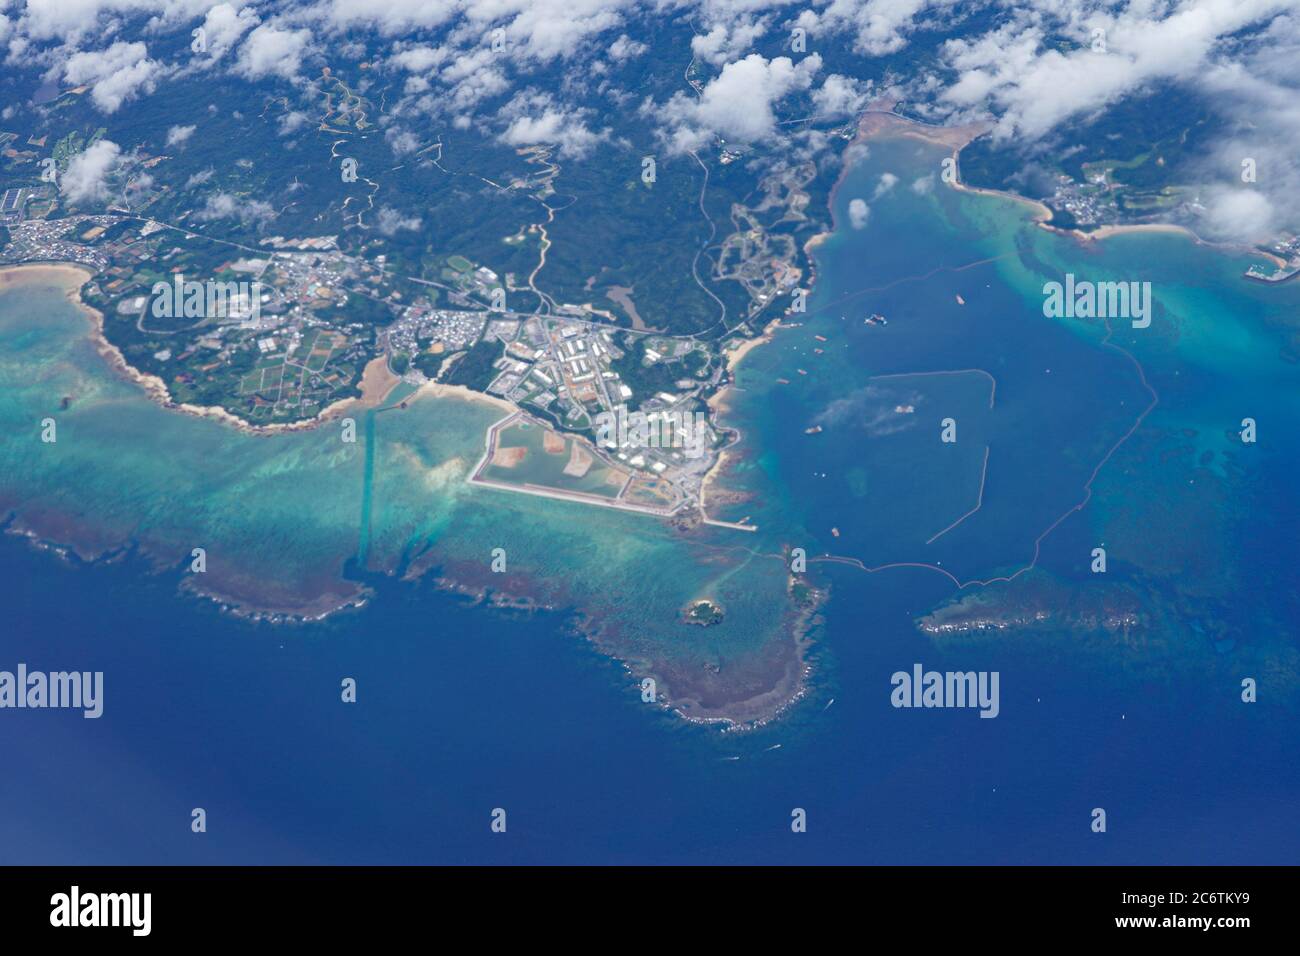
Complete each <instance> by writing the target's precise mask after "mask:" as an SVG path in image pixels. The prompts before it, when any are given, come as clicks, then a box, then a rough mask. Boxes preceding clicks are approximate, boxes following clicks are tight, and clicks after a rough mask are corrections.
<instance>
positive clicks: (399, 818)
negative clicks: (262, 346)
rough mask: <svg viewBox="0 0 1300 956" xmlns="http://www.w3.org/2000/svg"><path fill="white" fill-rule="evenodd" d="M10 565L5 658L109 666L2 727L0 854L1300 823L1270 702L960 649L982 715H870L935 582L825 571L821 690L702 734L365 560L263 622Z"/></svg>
mask: <svg viewBox="0 0 1300 956" xmlns="http://www.w3.org/2000/svg"><path fill="white" fill-rule="evenodd" d="M0 568H2V569H3V574H4V578H5V580H6V581H9V582H11V587H10V588H9V589H8V593H7V596H6V597H7V600H6V602H5V604H6V615H5V619H6V624H5V631H4V636H3V638H2V639H0V652H2V653H3V655H4V659H5V660H10V659H12V658H14V656H15V654H18V655H20V657H21V659H23V660H25V661H26V662H27V663H28V665H29V666H30V667H32V668H37V667H45V668H47V669H57V668H58V667H59V666H62V665H63V662H67V661H77V662H79V663H78V666H80V667H83V668H88V669H102V670H104V671H105V710H104V716H103V717H102V718H100V719H99V720H85V719H83V718H82V717H81V716H80V714H79V713H77V712H67V711H45V712H32V711H25V712H24V711H10V712H9V713H7V714H6V715H5V716H6V719H5V722H4V725H3V726H4V738H3V741H2V746H0V751H2V752H3V763H4V773H3V774H0V863H67V864H74V863H75V864H85V863H90V864H108V863H140V864H143V863H219V864H220V863H480V862H484V863H507V862H515V863H775V862H803V863H843V862H871V863H877V862H878V863H938V862H947V863H977V862H1004V863H1066V862H1083V863H1104V862H1143V863H1174V862H1181V863H1202V862H1242V863H1260V862H1279V863H1281V862H1291V861H1293V860H1294V856H1295V850H1296V846H1297V836H1298V833H1300V825H1298V824H1297V816H1296V813H1295V805H1294V794H1295V792H1296V785H1297V767H1296V764H1295V761H1294V759H1293V756H1294V747H1293V740H1291V739H1288V737H1287V735H1286V734H1285V733H1284V732H1283V730H1282V729H1281V728H1278V727H1277V726H1276V724H1275V723H1272V722H1270V720H1269V719H1268V716H1267V710H1266V708H1264V707H1258V708H1251V707H1242V706H1240V705H1236V706H1232V704H1231V701H1222V702H1215V701H1208V702H1207V700H1206V697H1205V695H1204V694H1203V693H1198V692H1197V689H1196V688H1187V689H1186V690H1185V695H1186V699H1185V700H1171V699H1169V697H1168V692H1167V691H1161V692H1151V691H1149V690H1142V689H1138V690H1137V691H1130V692H1127V693H1112V692H1108V691H1107V689H1106V682H1105V681H1104V680H1101V679H1096V680H1088V679H1086V676H1087V675H1086V674H1084V675H1081V674H1080V672H1079V671H1078V670H1077V669H1075V670H1069V669H1064V668H1063V667H1062V664H1063V662H1064V663H1065V664H1066V665H1069V664H1070V659H1069V656H1068V655H1062V656H1058V657H1054V658H1052V659H1050V660H1046V661H1045V660H1043V659H1042V657H1041V655H1038V654H1032V653H1027V654H1025V655H1019V656H1018V655H999V656H998V657H996V658H990V656H989V655H988V654H987V653H981V654H980V657H979V659H980V661H981V662H982V663H981V665H980V666H984V667H988V666H993V667H996V668H998V669H1000V670H1001V672H1002V688H1003V691H1002V713H1001V715H1000V717H999V718H998V719H996V720H981V719H979V718H978V717H977V716H976V714H975V712H973V711H969V710H955V711H954V710H934V711H905V710H893V709H892V708H890V707H889V705H888V694H887V691H888V688H887V687H886V686H881V683H882V682H881V679H880V675H881V674H882V673H887V672H888V671H889V670H890V669H892V668H893V667H894V666H895V665H896V664H897V662H898V661H900V660H905V661H911V660H913V659H920V660H923V662H925V663H926V664H927V666H930V659H931V658H927V657H926V656H925V655H924V653H923V652H918V649H917V648H918V639H917V637H916V636H915V632H914V631H912V630H911V627H910V618H911V615H912V614H913V613H915V612H916V611H917V610H918V609H923V608H924V607H926V606H928V605H929V604H932V603H933V602H934V601H935V600H937V599H938V597H939V596H940V595H939V593H938V592H931V591H930V590H929V589H930V588H931V587H935V588H937V587H938V585H937V584H935V583H934V582H933V581H931V579H930V578H928V577H921V576H917V577H916V578H915V579H913V580H912V581H907V580H899V579H895V580H894V581H893V582H890V583H889V586H884V585H882V584H874V585H869V586H864V585H862V584H859V585H857V586H856V587H854V586H852V585H853V582H854V580H855V579H854V578H852V577H847V576H846V577H845V578H844V580H842V581H840V582H839V583H840V584H841V585H842V586H841V587H840V590H839V592H838V594H839V596H838V597H837V599H836V600H835V601H834V602H833V604H832V606H831V608H830V611H829V616H828V626H827V633H826V635H825V645H826V647H827V648H829V651H823V652H822V654H821V655H820V657H819V658H818V662H819V664H820V665H821V667H822V670H821V673H822V675H823V676H822V678H821V679H822V680H823V681H829V682H831V683H832V684H833V685H834V686H833V696H834V703H833V704H831V705H830V706H829V707H827V706H826V705H825V701H824V700H813V701H810V702H809V704H808V706H806V707H804V708H802V709H801V710H799V711H798V712H796V713H795V714H794V715H792V716H791V717H790V718H789V719H787V720H786V721H782V722H778V724H776V725H775V726H773V727H770V728H768V729H765V730H761V731H759V732H756V733H752V734H719V733H718V732H717V731H716V730H711V729H707V728H701V727H692V726H686V725H683V724H681V723H680V722H678V721H676V720H674V719H673V718H670V717H668V716H647V711H646V709H645V708H644V707H643V706H642V705H641V704H640V703H639V701H638V699H637V697H636V695H635V693H634V688H633V687H632V686H630V684H629V682H628V681H627V680H626V679H625V678H624V677H623V675H622V672H621V670H620V669H619V668H618V667H617V666H616V665H614V664H613V663H611V662H609V661H608V660H607V659H605V658H603V657H601V656H600V655H598V654H597V653H595V652H594V651H593V650H591V649H590V648H589V647H588V646H587V645H585V644H584V643H583V642H581V641H579V640H576V639H574V638H573V637H572V636H570V635H568V634H566V633H563V632H562V629H561V625H562V620H561V619H560V617H559V616H558V615H543V616H540V617H535V618H529V619H509V618H506V617H503V616H501V615H499V614H496V613H490V612H484V611H483V610H481V609H475V608H466V607H465V606H463V603H462V602H461V601H460V600H459V599H456V598H453V597H449V596H446V595H442V594H438V593H435V592H432V591H431V589H429V588H427V587H421V586H419V585H411V584H404V583H391V582H387V581H386V580H382V579H381V580H377V581H375V582H373V583H374V584H375V586H376V587H377V588H378V589H379V594H378V595H377V600H376V601H375V602H373V603H372V605H371V606H370V607H369V608H368V609H367V610H365V611H363V612H360V613H356V614H351V615H345V616H343V617H340V618H338V619H336V620H335V621H334V622H332V623H328V624H326V625H324V626H319V627H313V628H292V627H290V628H285V627H276V626H273V625H268V624H251V623H243V622H239V621H235V620H233V619H231V618H230V617H229V616H228V615H223V614H222V613H220V612H219V611H217V610H216V609H215V608H214V607H211V606H209V605H207V604H204V603H201V602H199V601H197V600H195V599H192V598H186V597H182V596H178V595H177V594H176V592H175V587H174V585H175V581H174V580H172V579H171V578H170V577H169V576H165V575H164V576H160V577H154V576H150V575H147V574H145V573H143V570H142V569H141V568H139V567H134V566H133V565H132V562H131V561H130V560H129V559H128V560H127V561H125V562H123V563H118V564H111V565H98V566H81V567H73V566H67V565H65V564H64V563H62V562H61V561H59V560H56V559H54V558H53V557H51V556H50V555H48V554H40V553H36V552H34V551H33V550H32V549H31V548H29V546H28V545H27V544H26V543H25V542H23V541H21V540H18V539H14V538H12V537H5V538H3V539H0ZM16 582H22V584H21V586H12V584H13V583H16ZM904 585H907V586H904ZM865 621H870V622H871V625H870V626H869V627H868V626H865V625H864V622H865ZM890 621H894V622H896V624H897V626H896V627H892V628H891V627H889V626H888V625H889V622H890ZM918 653H921V654H922V656H921V657H919V658H918V657H917V655H918ZM936 663H938V662H937V661H936ZM949 663H952V664H960V663H961V655H960V654H959V653H958V654H952V655H950V656H947V657H945V659H944V665H945V666H947V664H949ZM345 676H352V677H355V678H356V679H357V681H358V686H359V693H358V701H357V703H355V704H352V705H344V704H342V703H341V702H340V700H339V686H340V681H341V679H342V678H343V677H345ZM1081 676H1082V677H1083V678H1084V679H1081ZM776 745H780V746H779V747H776ZM774 747H776V749H771V748H774ZM733 757H739V758H740V759H729V758H733ZM1093 806H1104V807H1105V808H1106V809H1107V812H1108V815H1109V826H1108V832H1107V833H1105V834H1094V833H1092V832H1090V829H1089V820H1090V817H1089V813H1090V810H1091V808H1092V807H1093ZM194 807H203V808H204V809H205V810H206V811H207V819H208V828H207V832H206V833H202V834H196V833H192V832H191V831H190V812H191V810H192V809H193V808H194ZM498 807H500V808H503V809H505V810H506V812H507V818H506V819H507V828H506V832H505V833H492V832H491V831H490V827H489V823H490V814H491V811H492V810H493V809H494V808H498ZM795 807H800V808H803V809H805V810H806V812H807V819H808V829H807V832H806V833H801V834H795V833H792V832H791V829H790V820H791V811H792V809H793V808H795Z"/></svg>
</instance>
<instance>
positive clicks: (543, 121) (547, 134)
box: [501, 93, 609, 157]
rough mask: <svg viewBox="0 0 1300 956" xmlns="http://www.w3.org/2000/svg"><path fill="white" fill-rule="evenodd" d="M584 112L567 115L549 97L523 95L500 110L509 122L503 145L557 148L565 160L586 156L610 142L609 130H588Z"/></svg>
mask: <svg viewBox="0 0 1300 956" xmlns="http://www.w3.org/2000/svg"><path fill="white" fill-rule="evenodd" d="M585 112H587V111H578V110H574V111H566V110H565V109H564V108H563V107H560V106H557V105H556V103H555V101H554V100H553V99H552V98H551V97H550V96H549V95H548V94H544V93H541V94H539V93H526V94H520V95H519V96H516V97H515V98H514V99H512V100H511V101H510V102H509V103H507V104H506V106H505V107H504V108H503V109H502V110H501V118H502V119H505V120H507V121H508V122H509V125H508V126H507V127H506V130H505V132H504V133H502V134H501V141H502V142H504V143H507V144H509V145H511V146H531V145H533V144H537V143H545V144H548V145H556V146H558V147H559V148H560V152H561V153H562V154H564V155H566V156H570V157H582V156H585V155H586V154H587V153H588V152H589V151H590V150H591V148H592V147H593V146H595V145H596V144H597V143H600V142H602V141H604V140H606V139H608V138H609V130H607V129H606V130H602V131H600V132H595V131H593V130H591V129H589V128H588V127H587V125H586V123H585V122H584V118H583V117H584V113H585Z"/></svg>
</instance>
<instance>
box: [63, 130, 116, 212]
mask: <svg viewBox="0 0 1300 956" xmlns="http://www.w3.org/2000/svg"><path fill="white" fill-rule="evenodd" d="M121 156H122V150H121V147H119V146H118V145H117V143H114V142H112V141H111V140H107V139H101V140H98V141H96V142H94V143H92V144H91V145H90V146H87V147H86V148H85V149H84V150H82V151H81V152H80V153H78V154H77V155H76V156H73V157H72V159H71V161H69V163H68V168H67V169H65V170H64V171H63V175H62V177H60V180H59V188H60V189H61V190H62V191H63V195H64V196H66V197H67V198H68V201H69V202H72V203H81V202H87V201H90V202H99V201H102V200H104V199H106V198H107V197H108V184H107V179H108V174H109V173H110V172H112V171H113V169H114V168H116V167H117V165H118V163H119V161H120V160H121Z"/></svg>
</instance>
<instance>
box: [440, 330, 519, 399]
mask: <svg viewBox="0 0 1300 956" xmlns="http://www.w3.org/2000/svg"><path fill="white" fill-rule="evenodd" d="M504 351H505V347H504V346H503V345H502V344H501V343H500V342H497V341H491V342H489V341H488V340H487V339H479V340H478V341H477V342H475V343H474V345H473V346H472V347H471V348H470V349H469V351H468V352H466V353H465V354H464V355H463V356H462V357H461V358H459V359H458V360H457V361H456V364H455V365H453V366H452V367H451V370H450V371H449V372H448V373H447V381H448V382H449V383H451V384H452V385H464V386H467V387H468V388H473V389H477V390H478V391H480V392H481V391H485V390H486V389H487V387H488V386H489V385H490V384H492V380H493V379H494V378H496V377H497V370H496V369H495V368H493V367H492V365H493V363H494V362H496V360H497V359H499V358H501V355H502V353H503V352H504Z"/></svg>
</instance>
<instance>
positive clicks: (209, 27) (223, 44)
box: [203, 3, 258, 60]
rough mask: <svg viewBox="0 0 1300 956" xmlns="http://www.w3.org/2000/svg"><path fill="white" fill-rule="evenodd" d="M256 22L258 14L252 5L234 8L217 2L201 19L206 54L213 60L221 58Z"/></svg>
mask: <svg viewBox="0 0 1300 956" xmlns="http://www.w3.org/2000/svg"><path fill="white" fill-rule="evenodd" d="M257 23H258V16H257V13H256V11H254V10H253V8H252V7H239V8H236V7H235V6H234V5H232V4H229V3H219V4H217V5H216V6H215V7H213V8H212V9H211V10H209V11H208V14H207V16H206V17H204V19H203V33H204V45H205V46H206V47H207V55H208V56H209V57H210V58H212V59H213V60H219V59H221V58H222V57H223V56H225V55H226V53H228V52H229V51H230V49H231V48H232V47H234V45H235V44H236V43H238V42H239V38H240V37H242V36H243V35H244V34H245V33H247V32H248V31H249V30H251V29H253V27H255V26H256V25H257Z"/></svg>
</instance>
